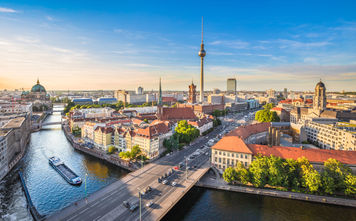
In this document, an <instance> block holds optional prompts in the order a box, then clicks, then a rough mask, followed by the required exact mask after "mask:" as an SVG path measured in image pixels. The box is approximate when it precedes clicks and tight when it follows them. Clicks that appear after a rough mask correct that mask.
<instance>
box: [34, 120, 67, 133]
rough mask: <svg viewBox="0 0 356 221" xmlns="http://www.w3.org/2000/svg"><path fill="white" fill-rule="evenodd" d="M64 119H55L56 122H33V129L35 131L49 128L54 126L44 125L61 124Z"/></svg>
mask: <svg viewBox="0 0 356 221" xmlns="http://www.w3.org/2000/svg"><path fill="white" fill-rule="evenodd" d="M61 124H62V121H55V122H46V123H33V124H32V130H33V131H39V130H46V129H47V130H48V129H52V128H43V126H48V125H61Z"/></svg>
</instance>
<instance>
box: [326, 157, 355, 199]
mask: <svg viewBox="0 0 356 221" xmlns="http://www.w3.org/2000/svg"><path fill="white" fill-rule="evenodd" d="M350 173H351V169H350V168H349V167H347V166H345V165H344V164H342V163H340V162H339V161H337V160H335V159H332V158H329V159H328V160H327V161H325V162H324V171H323V173H322V181H323V188H324V191H325V192H326V193H328V194H333V193H334V192H335V191H342V192H344V191H345V178H346V176H347V175H348V174H350Z"/></svg>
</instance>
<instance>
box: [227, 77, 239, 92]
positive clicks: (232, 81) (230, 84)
mask: <svg viewBox="0 0 356 221" xmlns="http://www.w3.org/2000/svg"><path fill="white" fill-rule="evenodd" d="M236 88H237V83H236V78H228V79H227V85H226V91H227V93H229V94H236Z"/></svg>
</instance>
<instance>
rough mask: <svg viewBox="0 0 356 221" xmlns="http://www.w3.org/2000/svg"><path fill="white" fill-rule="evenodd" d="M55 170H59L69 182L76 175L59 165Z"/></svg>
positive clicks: (63, 165)
mask: <svg viewBox="0 0 356 221" xmlns="http://www.w3.org/2000/svg"><path fill="white" fill-rule="evenodd" d="M57 169H58V170H60V171H61V172H62V173H63V175H64V176H66V177H67V178H68V179H69V180H72V179H74V178H76V177H77V175H76V174H75V173H74V172H73V171H72V170H71V169H69V168H68V167H67V166H66V165H65V164H60V165H58V166H57Z"/></svg>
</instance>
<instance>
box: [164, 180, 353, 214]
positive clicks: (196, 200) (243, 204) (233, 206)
mask: <svg viewBox="0 0 356 221" xmlns="http://www.w3.org/2000/svg"><path fill="white" fill-rule="evenodd" d="M163 220H167V221H168V220H169V221H174V220H185V221H193V220H271V221H272V220H273V221H275V220H277V221H278V220H292V221H304V220H307V221H308V220H310V221H314V220H320V221H322V220H330V221H334V220H356V210H355V209H354V208H348V207H340V206H332V205H326V204H317V203H310V202H305V201H297V200H290V199H281V198H274V197H264V196H258V195H252V194H244V193H236V192H228V191H218V190H211V189H204V188H198V187H194V188H192V190H191V191H189V193H188V194H187V195H185V196H184V197H183V199H181V200H180V201H179V203H178V204H177V205H175V206H174V207H173V209H172V210H171V211H170V212H169V213H168V214H167V215H166V216H165V217H164V219H163Z"/></svg>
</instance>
